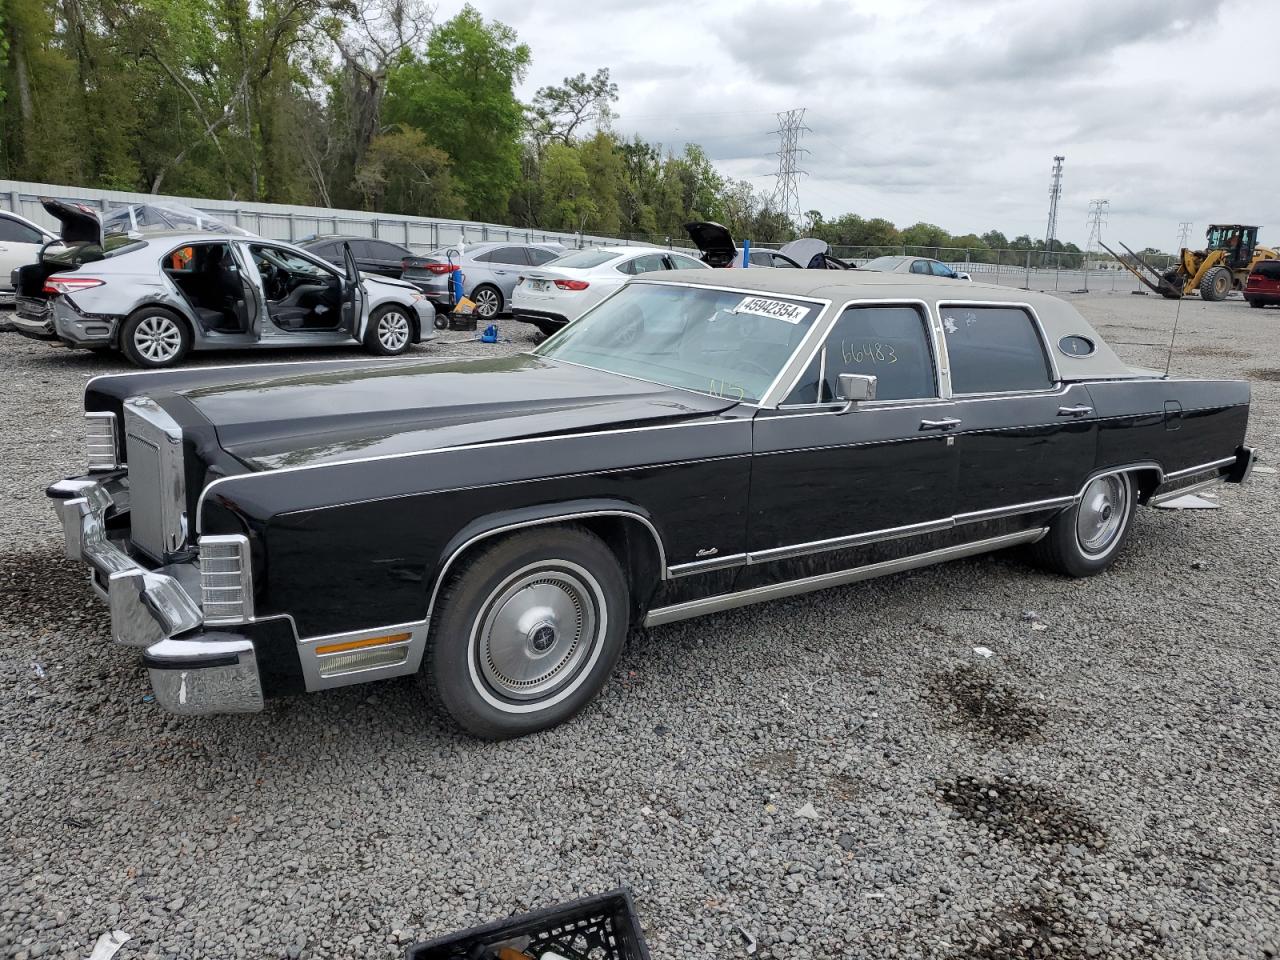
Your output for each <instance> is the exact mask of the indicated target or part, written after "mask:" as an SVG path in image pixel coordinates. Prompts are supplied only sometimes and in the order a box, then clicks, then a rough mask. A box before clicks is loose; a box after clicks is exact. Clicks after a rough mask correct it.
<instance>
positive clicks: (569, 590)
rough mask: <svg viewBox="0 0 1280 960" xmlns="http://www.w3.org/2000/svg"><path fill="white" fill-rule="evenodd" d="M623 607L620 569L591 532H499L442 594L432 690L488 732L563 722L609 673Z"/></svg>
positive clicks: (453, 711)
mask: <svg viewBox="0 0 1280 960" xmlns="http://www.w3.org/2000/svg"><path fill="white" fill-rule="evenodd" d="M628 609H629V599H628V588H627V581H626V579H625V577H624V576H623V573H622V568H621V567H620V566H619V564H618V561H617V559H616V558H615V557H614V555H613V552H612V551H611V550H610V549H609V548H608V547H607V546H605V544H604V543H603V542H602V541H601V540H600V539H599V538H598V537H596V536H594V535H592V534H590V533H588V532H587V531H585V530H582V529H580V528H577V527H547V528H537V529H532V530H528V531H525V532H523V533H517V534H514V535H512V536H510V537H504V538H503V539H501V540H498V541H496V542H495V543H493V544H492V545H490V546H488V547H485V548H482V549H480V550H479V551H478V552H476V553H474V554H472V555H471V556H470V557H468V558H467V560H466V561H465V563H464V565H463V567H462V569H460V570H459V571H458V572H457V573H456V574H454V575H453V576H452V577H451V579H450V582H449V584H448V585H447V587H446V588H445V589H444V591H443V592H442V594H441V597H440V600H439V607H438V610H439V612H438V614H437V616H436V617H435V621H434V623H433V625H432V638H433V648H432V652H431V665H430V668H429V669H430V670H431V684H432V686H433V687H434V690H435V695H436V696H437V697H438V698H439V700H440V702H441V703H442V704H443V705H444V707H445V709H446V710H447V711H448V712H449V714H450V716H452V717H453V719H454V720H455V721H456V722H457V723H458V725H459V726H461V727H462V728H463V729H465V730H466V731H468V732H469V733H472V734H474V735H475V736H478V737H484V738H486V739H489V740H504V739H507V738H510V737H518V736H523V735H524V734H527V733H533V732H535V731H538V730H544V729H546V728H548V727H552V726H555V725H556V724H558V723H562V722H563V721H565V720H567V719H569V718H570V717H572V716H573V715H574V714H575V713H577V712H578V711H579V710H581V709H582V708H583V707H584V706H586V704H587V703H588V702H590V701H591V700H592V698H594V697H595V695H596V694H597V693H598V692H599V690H600V688H601V687H602V686H603V685H604V682H605V680H607V679H608V677H609V674H610V673H611V672H612V671H613V667H614V665H615V664H616V663H617V660H618V656H619V654H620V653H621V652H622V645H623V640H624V639H625V637H626V632H627V627H628Z"/></svg>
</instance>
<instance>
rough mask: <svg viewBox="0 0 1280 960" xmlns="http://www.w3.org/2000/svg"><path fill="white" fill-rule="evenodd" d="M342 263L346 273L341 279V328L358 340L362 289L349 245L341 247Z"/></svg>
mask: <svg viewBox="0 0 1280 960" xmlns="http://www.w3.org/2000/svg"><path fill="white" fill-rule="evenodd" d="M342 262H343V265H344V267H345V272H346V276H345V277H344V278H343V279H344V287H345V289H344V290H343V303H342V326H343V329H345V330H349V331H350V332H351V336H353V337H354V338H355V339H357V340H359V339H360V338H361V337H363V336H364V323H363V318H364V289H363V288H362V287H361V286H360V271H359V269H357V267H356V259H355V256H354V255H353V254H352V253H351V245H350V244H347V243H344V244H343V245H342Z"/></svg>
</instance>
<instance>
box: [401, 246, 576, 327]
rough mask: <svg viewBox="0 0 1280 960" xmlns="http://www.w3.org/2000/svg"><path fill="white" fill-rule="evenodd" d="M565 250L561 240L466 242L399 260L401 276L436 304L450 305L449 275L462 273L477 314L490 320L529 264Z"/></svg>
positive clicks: (508, 299) (505, 304) (537, 263)
mask: <svg viewBox="0 0 1280 960" xmlns="http://www.w3.org/2000/svg"><path fill="white" fill-rule="evenodd" d="M562 253H564V245H563V244H560V243H509V242H506V241H500V242H489V243H469V244H466V245H465V246H464V247H463V248H461V249H460V248H458V247H446V248H444V249H441V250H434V251H432V252H431V253H428V254H426V255H425V256H421V257H410V258H408V259H406V260H405V261H404V273H402V274H401V275H400V278H401V279H402V280H408V281H409V282H410V283H412V284H414V285H415V286H417V287H418V289H420V290H421V291H422V292H423V293H425V294H426V295H427V296H428V297H429V298H430V300H431V302H432V303H433V304H435V306H436V309H437V310H439V311H441V312H442V313H448V312H449V311H450V310H452V309H453V302H454V297H453V275H454V274H455V273H461V274H462V289H463V293H464V294H465V295H466V296H467V297H468V298H469V299H470V300H471V301H472V302H474V303H475V305H476V313H477V314H478V315H479V316H480V317H481V318H482V319H484V320H492V319H493V318H494V317H496V316H497V315H498V314H499V313H502V312H503V311H504V310H506V309H507V307H508V305H509V304H510V303H511V294H512V293H513V292H514V290H515V288H516V284H517V283H519V282H520V279H521V277H522V276H523V275H524V274H525V272H526V271H527V270H528V269H529V268H530V267H540V266H542V265H543V264H544V263H547V262H549V261H551V260H554V259H555V258H556V257H558V256H560V255H561V254H562Z"/></svg>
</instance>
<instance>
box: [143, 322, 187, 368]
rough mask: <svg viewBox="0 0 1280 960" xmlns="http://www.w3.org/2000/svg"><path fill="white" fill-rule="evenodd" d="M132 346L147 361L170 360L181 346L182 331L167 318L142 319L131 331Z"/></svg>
mask: <svg viewBox="0 0 1280 960" xmlns="http://www.w3.org/2000/svg"><path fill="white" fill-rule="evenodd" d="M133 345H134V346H135V347H137V348H138V352H139V353H140V354H142V355H143V356H144V357H146V358H147V359H148V360H152V361H155V362H157V363H163V362H164V361H165V360H172V359H173V358H174V357H175V356H177V354H178V348H179V347H180V346H181V345H182V331H181V330H179V329H178V324H177V323H175V322H174V321H173V320H171V319H170V318H169V317H144V318H143V320H142V322H141V323H139V324H138V327H137V329H136V330H134V331H133Z"/></svg>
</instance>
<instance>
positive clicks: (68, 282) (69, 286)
mask: <svg viewBox="0 0 1280 960" xmlns="http://www.w3.org/2000/svg"><path fill="white" fill-rule="evenodd" d="M106 282H107V281H105V280H99V279H98V278H97V277H56V276H55V277H50V278H49V279H48V280H46V281H45V282H44V292H45V293H47V294H49V295H50V296H57V295H58V294H60V293H75V292H76V291H77V290H88V289H89V288H90V287H100V286H102V285H103V284H104V283H106Z"/></svg>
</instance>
